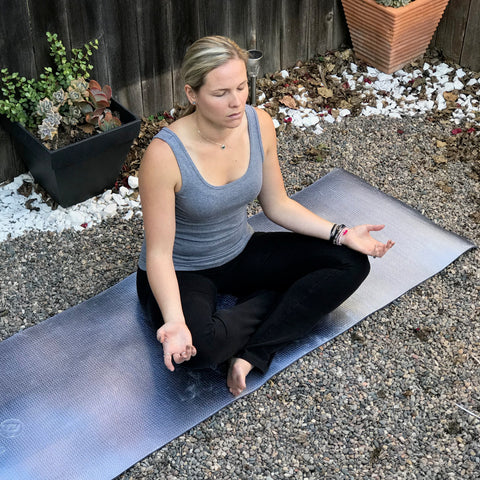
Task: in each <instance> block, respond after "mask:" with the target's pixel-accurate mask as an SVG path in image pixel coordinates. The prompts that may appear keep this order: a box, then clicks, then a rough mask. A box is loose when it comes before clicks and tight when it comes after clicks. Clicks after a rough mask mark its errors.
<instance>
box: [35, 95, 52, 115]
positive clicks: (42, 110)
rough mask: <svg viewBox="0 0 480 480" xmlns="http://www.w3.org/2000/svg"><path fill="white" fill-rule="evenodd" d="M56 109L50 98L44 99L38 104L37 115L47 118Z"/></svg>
mask: <svg viewBox="0 0 480 480" xmlns="http://www.w3.org/2000/svg"><path fill="white" fill-rule="evenodd" d="M54 108H55V107H54V105H53V102H52V101H51V100H50V99H49V98H44V99H43V100H40V101H39V102H38V104H37V110H36V112H35V113H36V114H37V115H38V116H39V117H46V116H47V115H48V114H49V113H50V112H51V111H53V109H54Z"/></svg>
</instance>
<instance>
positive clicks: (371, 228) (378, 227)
mask: <svg viewBox="0 0 480 480" xmlns="http://www.w3.org/2000/svg"><path fill="white" fill-rule="evenodd" d="M384 228H385V225H368V226H367V230H368V231H370V232H372V231H373V232H378V231H380V230H383V229H384Z"/></svg>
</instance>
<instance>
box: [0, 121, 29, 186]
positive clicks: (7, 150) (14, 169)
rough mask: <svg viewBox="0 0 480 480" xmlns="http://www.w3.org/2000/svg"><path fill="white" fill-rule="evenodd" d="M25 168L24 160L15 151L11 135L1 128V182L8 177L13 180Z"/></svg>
mask: <svg viewBox="0 0 480 480" xmlns="http://www.w3.org/2000/svg"><path fill="white" fill-rule="evenodd" d="M25 170H26V167H25V165H24V164H23V161H22V160H21V159H20V158H19V157H18V155H16V153H15V149H14V147H13V143H12V141H11V138H10V135H9V134H8V133H7V132H6V131H5V130H4V129H3V128H0V183H1V182H3V181H4V180H7V179H8V180H13V178H14V177H16V176H17V175H20V174H21V173H23V172H25Z"/></svg>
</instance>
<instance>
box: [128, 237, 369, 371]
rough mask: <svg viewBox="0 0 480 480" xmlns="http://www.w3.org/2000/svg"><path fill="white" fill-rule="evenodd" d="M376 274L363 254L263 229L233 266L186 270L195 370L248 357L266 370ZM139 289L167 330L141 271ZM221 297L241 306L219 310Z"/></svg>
mask: <svg viewBox="0 0 480 480" xmlns="http://www.w3.org/2000/svg"><path fill="white" fill-rule="evenodd" d="M369 271H370V263H369V261H368V258H367V256H365V255H363V254H360V253H358V252H355V251H353V250H351V249H349V248H347V247H338V246H335V245H332V244H331V243H330V242H327V241H324V240H320V239H316V238H313V237H308V236H305V235H299V234H295V233H289V232H276V233H260V232H256V233H254V235H253V236H252V238H251V239H250V241H249V243H248V244H247V246H246V247H245V249H244V251H243V252H242V253H241V254H240V255H238V256H237V257H236V258H235V259H233V260H232V261H230V262H228V263H226V264H225V265H222V266H220V267H216V268H211V269H207V270H201V271H192V272H184V271H178V272H177V279H178V283H179V288H180V296H181V301H182V307H183V312H184V315H185V319H186V323H187V326H188V328H189V329H190V332H191V334H192V340H193V344H194V345H195V347H196V349H197V355H196V357H193V358H192V359H191V360H190V361H189V362H188V365H189V366H192V367H194V368H205V367H212V368H214V367H216V366H217V365H219V364H221V363H223V362H225V361H226V360H228V359H230V358H231V357H240V358H243V359H245V360H247V361H248V362H250V363H251V364H252V365H254V366H255V367H257V368H259V369H260V370H261V371H265V370H266V369H267V368H268V366H269V364H270V361H271V358H272V356H273V354H274V353H275V352H276V351H278V350H279V349H280V348H282V347H283V346H284V345H286V344H288V343H290V342H292V341H294V340H296V339H298V338H301V337H302V336H304V335H305V334H307V333H308V332H309V331H310V330H311V329H312V328H313V327H314V326H315V324H316V323H317V322H318V320H319V318H320V317H321V316H322V315H324V314H326V313H329V312H331V311H332V310H334V309H335V308H336V307H338V306H339V305H340V304H341V303H343V302H344V301H345V300H346V299H347V298H348V297H349V296H350V295H351V294H352V293H353V292H354V291H355V290H356V289H357V288H358V287H359V286H360V284H361V283H362V282H363V280H364V279H365V278H366V276H367V275H368V272H369ZM137 290H138V295H139V298H140V301H141V303H142V305H143V306H144V308H145V310H146V314H147V316H148V317H149V320H150V321H151V322H152V323H153V325H154V326H155V327H156V328H159V327H160V326H161V325H162V324H163V320H162V316H161V313H160V309H159V308H158V305H157V303H156V301H155V298H154V296H153V293H152V291H151V289H150V286H149V284H148V279H147V275H146V272H145V271H143V270H140V269H139V271H138V274H137ZM218 293H221V294H225V293H228V294H232V295H235V296H237V297H238V298H239V301H238V303H237V304H236V306H234V307H232V308H230V309H225V310H217V309H216V299H217V294H218ZM186 365H187V364H186Z"/></svg>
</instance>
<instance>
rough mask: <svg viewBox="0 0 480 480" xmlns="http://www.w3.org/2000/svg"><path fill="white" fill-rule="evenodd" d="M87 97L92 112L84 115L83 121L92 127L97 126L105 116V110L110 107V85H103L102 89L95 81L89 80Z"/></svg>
mask: <svg viewBox="0 0 480 480" xmlns="http://www.w3.org/2000/svg"><path fill="white" fill-rule="evenodd" d="M88 97H89V103H90V105H91V106H92V111H91V112H89V113H87V114H86V115H85V120H86V121H87V123H91V124H93V125H96V124H99V121H100V120H101V119H103V118H104V116H105V112H106V109H107V108H108V107H109V106H110V99H111V98H112V88H111V87H110V85H105V86H104V87H103V88H102V87H101V86H100V84H99V83H98V82H97V81H95V80H90V83H89V84H88Z"/></svg>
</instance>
